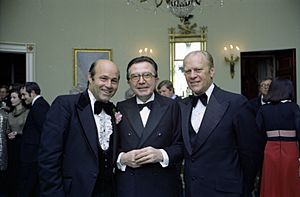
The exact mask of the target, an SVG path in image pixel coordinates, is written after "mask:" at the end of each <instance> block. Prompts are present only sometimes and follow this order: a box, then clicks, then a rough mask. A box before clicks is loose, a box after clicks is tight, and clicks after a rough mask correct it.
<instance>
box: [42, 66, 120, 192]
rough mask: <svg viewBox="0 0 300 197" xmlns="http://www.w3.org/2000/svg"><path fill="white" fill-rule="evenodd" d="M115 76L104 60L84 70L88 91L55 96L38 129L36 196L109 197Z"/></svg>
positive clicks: (113, 140) (116, 85) (111, 188)
mask: <svg viewBox="0 0 300 197" xmlns="http://www.w3.org/2000/svg"><path fill="white" fill-rule="evenodd" d="M119 78H120V73H119V69H118V67H117V66H116V65H115V64H114V63H113V62H111V61H109V60H97V61H96V62H94V63H93V64H92V65H91V67H90V70H89V76H88V89H87V90H86V91H85V92H83V93H80V94H77V95H66V96H59V97H57V98H56V99H55V101H54V102H53V104H52V106H51V108H50V110H49V113H48V115H47V119H46V122H45V125H44V129H43V133H42V138H41V146H40V152H39V167H40V171H39V175H40V181H41V182H40V185H41V196H49V197H53V196H56V197H59V196H86V197H111V196H114V186H113V161H114V160H115V151H116V149H115V134H116V133H115V123H116V120H115V116H114V105H113V104H112V103H111V102H109V100H110V99H111V97H112V96H113V95H114V94H115V93H116V91H117V88H118V84H119Z"/></svg>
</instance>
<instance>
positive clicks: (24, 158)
mask: <svg viewBox="0 0 300 197" xmlns="http://www.w3.org/2000/svg"><path fill="white" fill-rule="evenodd" d="M48 110H49V104H48V103H47V101H46V100H45V99H44V98H43V97H39V98H38V99H36V100H35V101H34V103H33V105H32V107H31V109H30V111H29V113H28V116H27V119H26V123H25V125H24V128H23V136H22V142H21V152H20V160H21V183H20V184H21V188H20V196H22V197H23V196H24V197H25V196H28V197H34V196H38V190H39V184H38V165H37V161H38V148H39V144H40V136H41V132H42V128H43V124H44V121H45V119H46V115H47V112H48Z"/></svg>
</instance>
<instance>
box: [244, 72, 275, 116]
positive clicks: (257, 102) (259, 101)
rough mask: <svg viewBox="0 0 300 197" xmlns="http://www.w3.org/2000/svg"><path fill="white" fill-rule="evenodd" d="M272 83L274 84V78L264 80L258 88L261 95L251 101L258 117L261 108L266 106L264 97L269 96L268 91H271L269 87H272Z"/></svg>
mask: <svg viewBox="0 0 300 197" xmlns="http://www.w3.org/2000/svg"><path fill="white" fill-rule="evenodd" d="M271 83H272V78H271V77H266V78H263V79H262V80H261V81H260V83H259V87H258V90H259V95H258V97H256V98H254V99H252V100H250V101H249V103H250V105H251V107H252V109H253V112H254V113H255V115H256V113H257V111H258V109H259V108H260V106H262V105H264V104H266V103H265V101H264V97H266V96H267V94H268V91H269V86H270V84H271Z"/></svg>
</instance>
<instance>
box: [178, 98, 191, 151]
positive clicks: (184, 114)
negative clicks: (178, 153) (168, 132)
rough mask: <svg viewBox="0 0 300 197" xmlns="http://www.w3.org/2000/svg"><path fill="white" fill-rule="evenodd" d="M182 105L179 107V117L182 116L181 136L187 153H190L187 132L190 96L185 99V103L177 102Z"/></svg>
mask: <svg viewBox="0 0 300 197" xmlns="http://www.w3.org/2000/svg"><path fill="white" fill-rule="evenodd" d="M179 105H181V106H182V107H181V108H180V109H181V114H182V116H181V118H182V137H183V141H184V144H185V147H186V149H187V151H188V153H189V154H192V146H191V140H190V134H189V125H190V114H191V111H192V101H191V99H190V98H188V100H186V101H185V103H183V102H182V103H179Z"/></svg>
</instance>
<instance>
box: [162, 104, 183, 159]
mask: <svg viewBox="0 0 300 197" xmlns="http://www.w3.org/2000/svg"><path fill="white" fill-rule="evenodd" d="M172 107H173V108H172V113H171V116H172V117H171V121H173V124H172V125H173V128H172V130H173V139H172V144H171V145H170V146H168V147H166V148H164V150H165V151H166V152H167V154H168V156H169V165H172V164H178V163H181V162H182V158H183V139H182V127H181V116H180V109H179V105H178V104H177V103H176V102H174V104H173V106H172Z"/></svg>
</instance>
